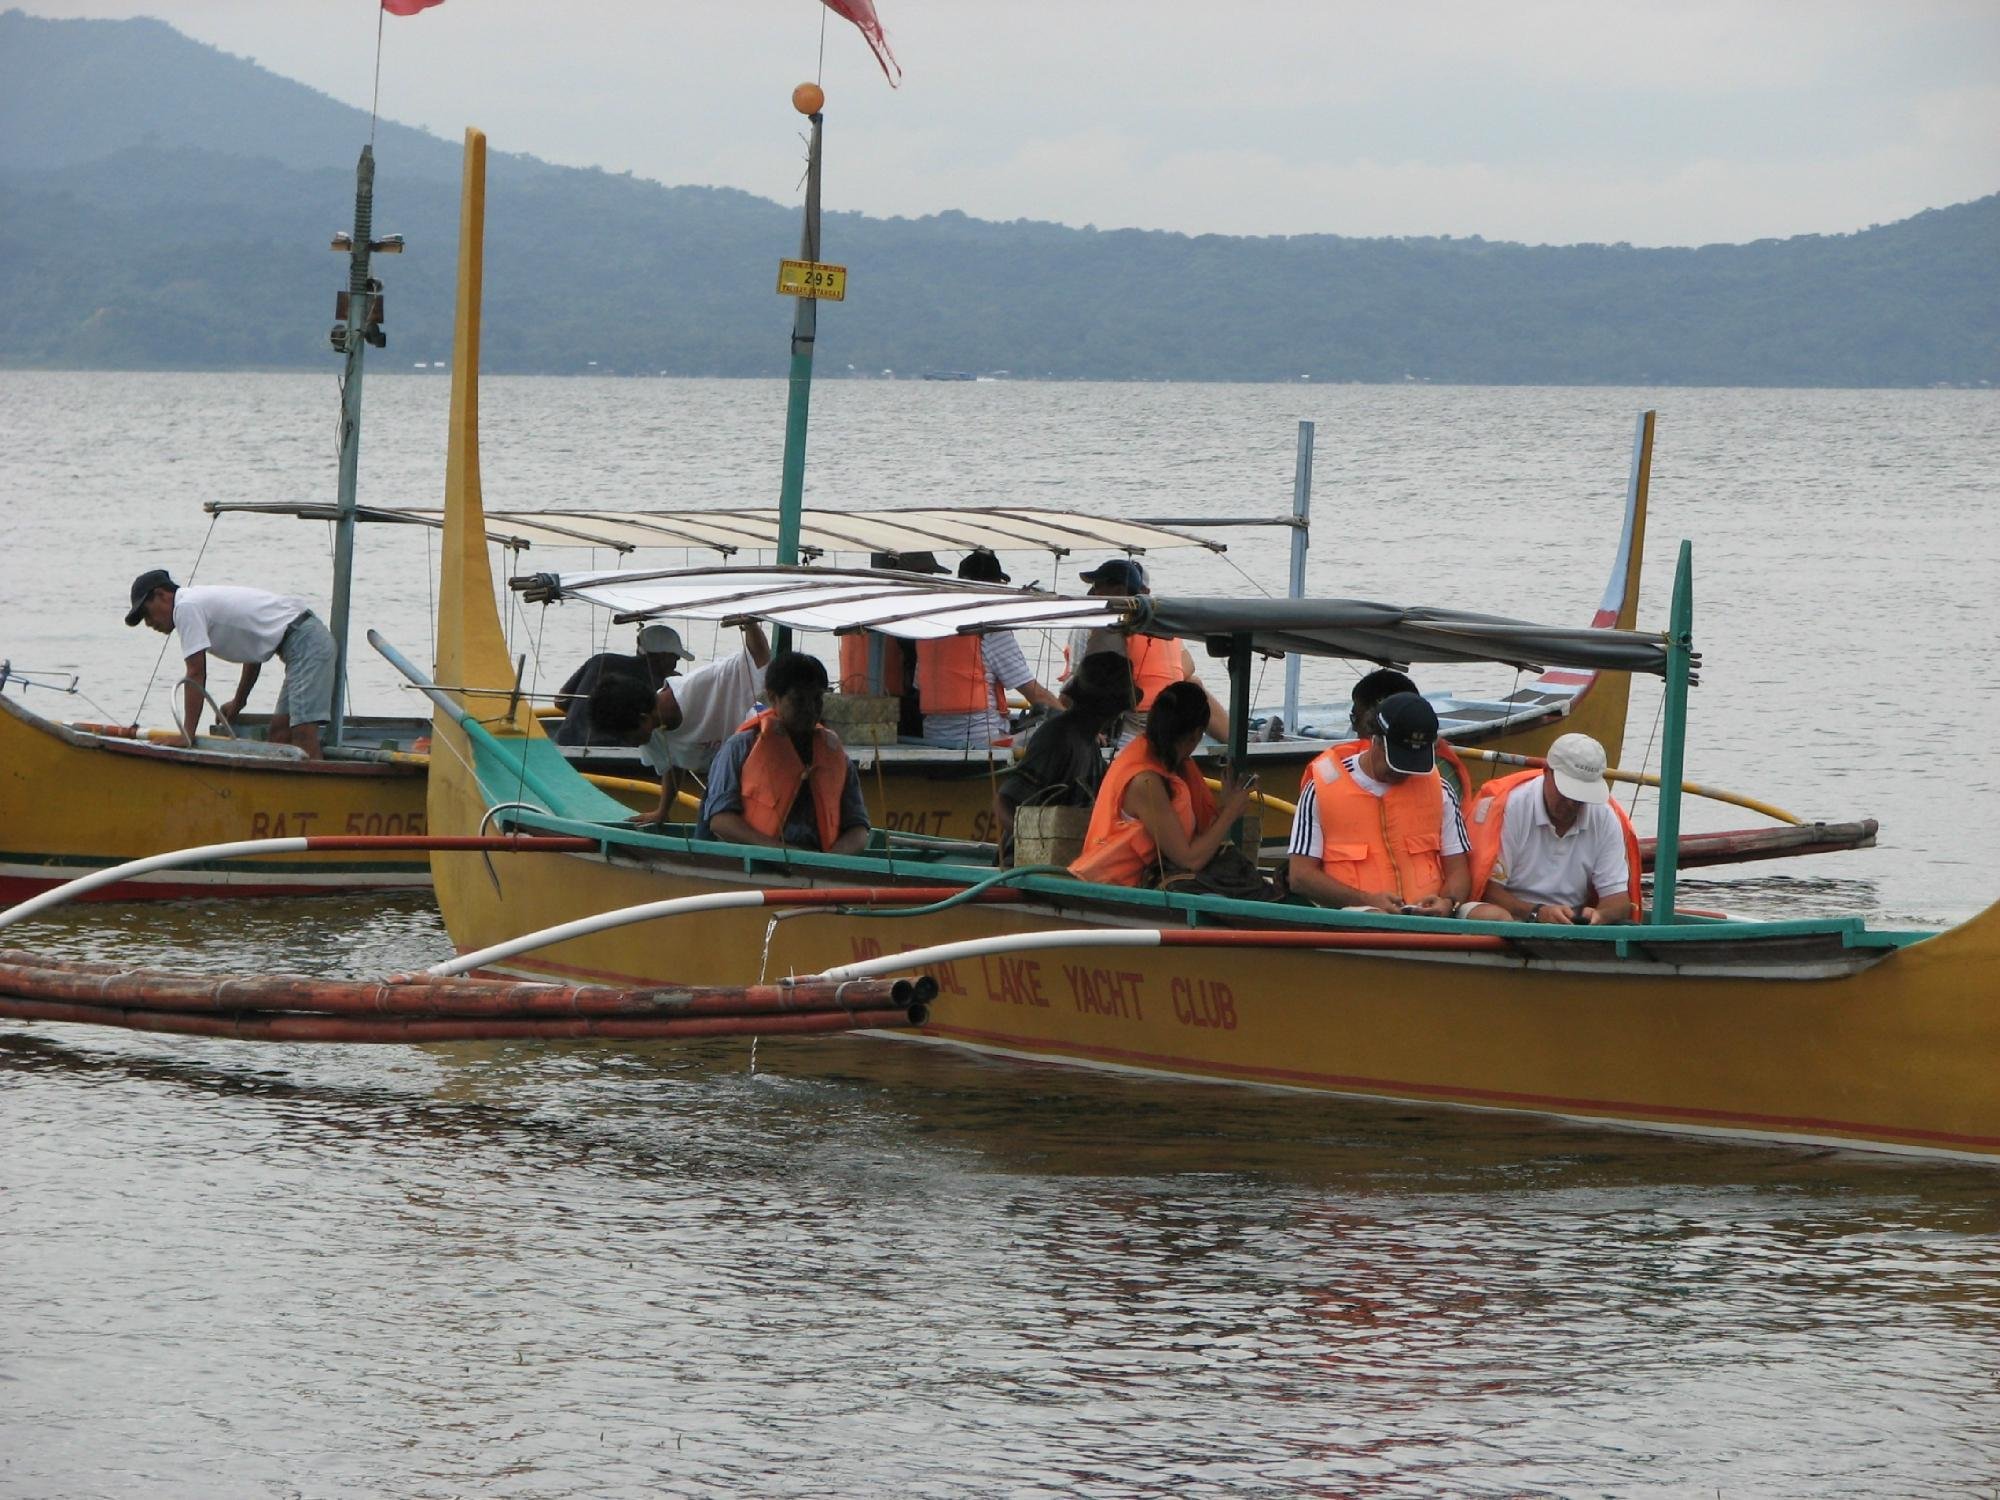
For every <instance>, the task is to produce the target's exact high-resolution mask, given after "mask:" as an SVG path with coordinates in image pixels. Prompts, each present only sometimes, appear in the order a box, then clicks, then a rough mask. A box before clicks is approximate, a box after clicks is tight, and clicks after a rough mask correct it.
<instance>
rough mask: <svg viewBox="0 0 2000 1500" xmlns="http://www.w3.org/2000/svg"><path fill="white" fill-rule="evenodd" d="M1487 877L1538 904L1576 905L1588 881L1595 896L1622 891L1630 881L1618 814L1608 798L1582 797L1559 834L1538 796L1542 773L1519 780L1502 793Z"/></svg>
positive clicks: (1616, 894) (1603, 898) (1581, 899)
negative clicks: (1502, 813) (1503, 813)
mask: <svg viewBox="0 0 2000 1500" xmlns="http://www.w3.org/2000/svg"><path fill="white" fill-rule="evenodd" d="M1491 878H1492V879H1493V880H1496V881H1498V882H1499V883H1500V884H1501V885H1504V886H1505V887H1507V889H1508V890H1510V891H1512V892H1513V893H1514V894H1515V895H1516V896H1518V897H1520V898H1521V899H1522V900H1523V901H1528V902H1532V903H1534V904H1535V905H1537V906H1539V905H1541V904H1542V903H1544V902H1547V903H1550V904H1552V905H1555V906H1581V905H1582V904H1583V899H1584V896H1585V895H1586V894H1587V893H1588V892H1589V891H1590V889H1591V888H1592V887H1593V886H1594V887H1596V889H1597V899H1598V900H1600V901H1603V900H1606V899H1608V898H1609V897H1612V896H1622V895H1624V894H1625V893H1626V887H1627V886H1629V885H1630V884H1631V883H1632V882H1631V872H1630V870H1629V869H1628V868H1627V866H1626V863H1625V832H1624V830H1623V828H1621V827H1620V826H1619V822H1618V814H1617V813H1615V812H1613V811H1612V810H1611V805H1610V804H1609V803H1607V802H1586V803H1584V804H1583V806H1582V808H1581V809H1580V810H1579V811H1578V813H1577V817H1576V821H1575V822H1574V823H1572V824H1571V825H1570V828H1569V832H1568V833H1558V832H1556V826H1555V824H1553V823H1551V822H1550V821H1549V809H1548V804H1547V803H1545V802H1544V801H1543V800H1542V778H1541V777H1539V776H1537V777H1535V778H1533V779H1532V780H1529V781H1524V782H1522V783H1521V784H1520V785H1519V786H1517V787H1515V788H1514V790H1513V791H1512V792H1510V793H1509V794H1508V796H1507V822H1506V824H1505V826H1504V827H1503V828H1502V829H1501V831H1500V858H1499V859H1498V861H1496V862H1495V864H1494V866H1493V874H1492V876H1491Z"/></svg>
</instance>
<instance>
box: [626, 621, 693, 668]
mask: <svg viewBox="0 0 2000 1500" xmlns="http://www.w3.org/2000/svg"><path fill="white" fill-rule="evenodd" d="M639 649H640V650H641V651H643V652H645V653H646V655H648V656H677V657H679V658H680V659H681V660H682V661H693V660H694V653H693V652H692V651H690V650H688V648H687V647H686V646H685V645H684V644H682V642H681V633H680V632H679V631H678V630H676V629H674V627H673V626H671V625H642V626H641V627H640V628H639Z"/></svg>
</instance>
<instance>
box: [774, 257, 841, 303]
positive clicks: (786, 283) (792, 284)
mask: <svg viewBox="0 0 2000 1500" xmlns="http://www.w3.org/2000/svg"><path fill="white" fill-rule="evenodd" d="M778 290H779V291H780V292H781V293H783V294H784V295H785V296H787V297H822V298H824V299H826V300H827V301H828V302H841V301H844V300H846V297H847V267H845V266H829V265H827V264H825V263H824V262H823V261H816V260H781V261H779V262H778Z"/></svg>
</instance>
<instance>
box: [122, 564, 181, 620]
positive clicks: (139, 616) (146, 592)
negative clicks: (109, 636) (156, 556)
mask: <svg viewBox="0 0 2000 1500" xmlns="http://www.w3.org/2000/svg"><path fill="white" fill-rule="evenodd" d="M179 587H180V585H179V584H178V583H175V582H174V581H173V579H172V578H170V577H168V576H167V570H166V569H165V568H148V569H147V570H146V571H145V572H143V573H141V574H140V575H139V576H138V577H137V578H135V579H133V580H132V607H131V608H130V609H128V610H127V611H126V612H125V623H126V624H127V625H137V624H138V623H139V622H140V621H141V620H143V619H145V618H146V601H147V600H148V599H150V598H152V597H153V590H154V589H177V588H179Z"/></svg>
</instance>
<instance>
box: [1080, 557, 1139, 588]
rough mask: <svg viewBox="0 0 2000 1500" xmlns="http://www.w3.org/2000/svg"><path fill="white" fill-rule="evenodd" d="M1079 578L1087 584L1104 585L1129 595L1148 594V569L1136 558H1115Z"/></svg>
mask: <svg viewBox="0 0 2000 1500" xmlns="http://www.w3.org/2000/svg"><path fill="white" fill-rule="evenodd" d="M1079 576H1080V577H1081V578H1082V579H1083V581H1084V582H1085V583H1102V584H1105V585H1107V586H1108V587H1111V588H1117V589H1123V590H1124V591H1125V592H1126V593H1128V594H1143V593H1145V592H1146V569H1145V567H1144V566H1143V565H1142V564H1140V562H1139V561H1138V560H1137V559H1136V558H1130V557H1114V558H1112V559H1111V560H1110V561H1109V562H1101V563H1099V564H1098V565H1097V566H1096V567H1094V568H1092V569H1091V570H1090V571H1089V572H1088V573H1084V574H1080V575H1079Z"/></svg>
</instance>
